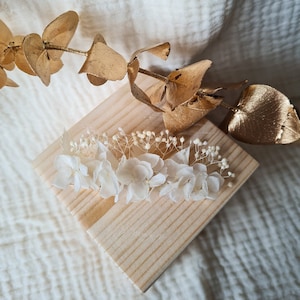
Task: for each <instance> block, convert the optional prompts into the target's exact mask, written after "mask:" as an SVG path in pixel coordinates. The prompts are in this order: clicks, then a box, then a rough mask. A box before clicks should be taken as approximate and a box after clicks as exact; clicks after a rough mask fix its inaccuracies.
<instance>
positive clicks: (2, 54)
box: [0, 20, 13, 65]
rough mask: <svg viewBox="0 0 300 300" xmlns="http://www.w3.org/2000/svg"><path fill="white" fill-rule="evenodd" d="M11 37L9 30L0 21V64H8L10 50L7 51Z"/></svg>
mask: <svg viewBox="0 0 300 300" xmlns="http://www.w3.org/2000/svg"><path fill="white" fill-rule="evenodd" d="M12 37H13V35H12V33H11V31H10V29H9V28H8V27H7V26H6V25H5V23H4V22H3V21H1V20H0V64H1V65H6V64H10V63H11V62H12V61H11V60H10V58H11V56H10V50H9V49H8V45H9V42H10V41H11V39H12ZM7 56H10V57H7Z"/></svg>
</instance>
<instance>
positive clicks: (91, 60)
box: [79, 35, 127, 80]
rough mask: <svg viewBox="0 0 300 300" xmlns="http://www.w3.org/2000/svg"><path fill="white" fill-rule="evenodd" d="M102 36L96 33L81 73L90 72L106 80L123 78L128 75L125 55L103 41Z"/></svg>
mask: <svg viewBox="0 0 300 300" xmlns="http://www.w3.org/2000/svg"><path fill="white" fill-rule="evenodd" d="M101 37H102V36H101V35H100V36H99V35H96V37H95V39H94V42H93V44H92V47H91V48H90V50H89V51H88V56H87V58H86V60H85V62H84V64H83V66H82V67H81V69H80V71H79V73H88V74H91V75H93V76H95V77H100V78H103V79H106V80H121V79H123V78H124V76H125V75H126V71H127V63H126V61H125V59H124V58H123V56H121V55H120V54H119V53H117V52H116V51H115V50H113V49H112V48H110V47H108V46H107V45H106V44H105V43H103V41H101V40H102V38H101ZM103 40H104V39H103Z"/></svg>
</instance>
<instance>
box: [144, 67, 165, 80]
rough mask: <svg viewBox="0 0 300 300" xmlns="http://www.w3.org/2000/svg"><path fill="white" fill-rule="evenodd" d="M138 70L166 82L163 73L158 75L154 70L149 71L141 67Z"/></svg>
mask: <svg viewBox="0 0 300 300" xmlns="http://www.w3.org/2000/svg"><path fill="white" fill-rule="evenodd" d="M139 72H140V73H142V74H145V75H148V76H151V77H153V78H156V79H158V80H160V81H163V82H168V78H167V77H165V76H163V75H160V74H157V73H154V72H151V71H148V70H145V69H142V68H139Z"/></svg>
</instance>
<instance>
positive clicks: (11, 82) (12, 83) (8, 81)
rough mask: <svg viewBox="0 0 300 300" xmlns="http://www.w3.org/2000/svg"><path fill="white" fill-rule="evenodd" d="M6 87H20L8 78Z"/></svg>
mask: <svg viewBox="0 0 300 300" xmlns="http://www.w3.org/2000/svg"><path fill="white" fill-rule="evenodd" d="M5 85H6V86H10V87H18V86H19V85H18V84H17V83H15V82H14V81H13V80H11V79H10V78H7V80H6V84H5Z"/></svg>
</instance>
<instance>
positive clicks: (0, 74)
mask: <svg viewBox="0 0 300 300" xmlns="http://www.w3.org/2000/svg"><path fill="white" fill-rule="evenodd" d="M6 81H7V75H6V72H5V71H4V70H3V69H2V68H1V67H0V89H2V88H3V87H4V86H5V85H6Z"/></svg>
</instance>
